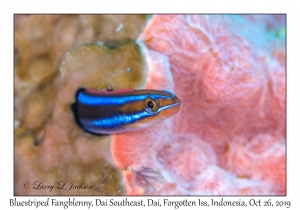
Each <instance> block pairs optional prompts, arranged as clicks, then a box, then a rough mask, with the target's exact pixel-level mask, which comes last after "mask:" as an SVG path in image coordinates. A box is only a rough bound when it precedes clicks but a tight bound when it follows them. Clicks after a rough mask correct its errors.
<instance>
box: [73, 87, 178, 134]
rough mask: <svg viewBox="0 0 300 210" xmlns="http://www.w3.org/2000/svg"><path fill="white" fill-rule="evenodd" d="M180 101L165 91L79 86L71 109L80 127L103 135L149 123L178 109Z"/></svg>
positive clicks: (141, 127)
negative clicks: (108, 89) (100, 89)
mask: <svg viewBox="0 0 300 210" xmlns="http://www.w3.org/2000/svg"><path fill="white" fill-rule="evenodd" d="M180 104H181V101H180V99H179V98H178V97H177V96H176V95H175V94H173V93H172V92H170V91H167V90H150V89H141V90H135V89H132V88H128V89H121V90H114V91H98V90H94V89H88V88H81V89H79V90H78V91H77V94H76V102H75V103H74V104H72V110H73V112H74V115H75V118H76V122H77V124H78V125H79V126H80V127H82V128H83V129H84V130H86V131H87V132H89V133H92V134H96V135H103V134H116V133H123V132H127V131H134V130H140V129H143V128H146V127H148V126H151V125H153V124H155V123H157V122H159V121H161V120H164V119H166V118H169V117H172V116H173V115H175V114H176V113H177V112H179V110H180Z"/></svg>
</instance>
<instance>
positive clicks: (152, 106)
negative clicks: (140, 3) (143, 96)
mask: <svg viewBox="0 0 300 210" xmlns="http://www.w3.org/2000/svg"><path fill="white" fill-rule="evenodd" d="M147 107H148V108H150V109H153V108H154V104H153V102H152V101H148V102H147Z"/></svg>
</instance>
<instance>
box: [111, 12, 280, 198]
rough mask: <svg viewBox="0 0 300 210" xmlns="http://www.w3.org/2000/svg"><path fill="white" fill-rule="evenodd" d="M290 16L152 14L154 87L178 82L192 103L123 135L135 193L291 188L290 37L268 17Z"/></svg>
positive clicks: (115, 144)
mask: <svg viewBox="0 0 300 210" xmlns="http://www.w3.org/2000/svg"><path fill="white" fill-rule="evenodd" d="M284 19H285V18H284V16H283V17H281V16H275V17H273V16H245V17H239V16H213V15H209V16H202V15H198V16H194V15H166V16H164V15H157V16H154V17H153V18H152V19H151V21H150V22H149V24H148V26H147V27H146V29H145V30H144V32H143V33H142V34H141V36H140V40H142V41H143V42H144V43H145V45H146V49H145V50H146V57H147V65H148V79H147V81H146V88H151V89H167V90H170V91H173V92H175V94H176V95H177V96H178V97H179V98H180V99H181V101H182V105H181V111H180V112H179V113H178V114H177V115H176V116H174V117H173V118H171V119H169V120H165V121H163V122H161V123H159V124H157V125H155V126H152V127H151V128H148V129H144V130H141V131H139V132H129V133H125V134H118V135H115V136H113V139H112V145H111V151H112V156H113V160H114V162H115V163H116V165H117V166H118V167H119V168H121V169H122V170H123V178H124V183H125V186H126V190H127V194H129V195H132V194H162V195H165V194H182V195H186V194H219V195H226V194H231V195H232V194H233V195H237V194H248V195H249V194H250V195H254V194H268V195H270V194H285V187H286V183H285V176H286V174H285V133H286V128H285V49H284V44H285V43H284V41H282V38H280V37H279V38H274V37H272V36H274V35H273V34H272V33H271V32H268V31H267V30H266V27H265V25H264V24H261V23H266V26H267V28H268V27H269V28H270V27H273V28H274V25H276V27H278V25H279V26H280V25H284ZM258 23H260V24H258ZM255 24H256V25H255ZM254 25H255V26H254ZM268 30H271V29H268ZM276 30H278V28H276ZM147 169H148V171H147ZM149 169H151V172H149Z"/></svg>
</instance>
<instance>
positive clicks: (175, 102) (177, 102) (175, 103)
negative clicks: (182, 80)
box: [159, 95, 181, 114]
mask: <svg viewBox="0 0 300 210" xmlns="http://www.w3.org/2000/svg"><path fill="white" fill-rule="evenodd" d="M171 101H172V102H173V103H170V104H167V105H164V106H162V107H160V108H159V111H162V110H166V111H167V110H170V111H171V113H172V114H173V112H174V114H175V113H177V112H178V111H179V107H180V104H181V101H180V99H179V98H178V97H177V96H175V95H174V96H173V98H172V100H171ZM175 107H177V108H176V109H175Z"/></svg>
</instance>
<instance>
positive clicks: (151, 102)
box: [145, 98, 159, 114]
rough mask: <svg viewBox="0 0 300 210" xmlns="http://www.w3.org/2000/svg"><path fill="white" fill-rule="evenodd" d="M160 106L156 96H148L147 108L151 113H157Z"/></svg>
mask: <svg viewBox="0 0 300 210" xmlns="http://www.w3.org/2000/svg"><path fill="white" fill-rule="evenodd" d="M158 107H159V103H158V100H156V99H154V98H146V100H145V108H146V110H147V111H148V112H149V113H151V114H154V113H156V112H157V111H158Z"/></svg>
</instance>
